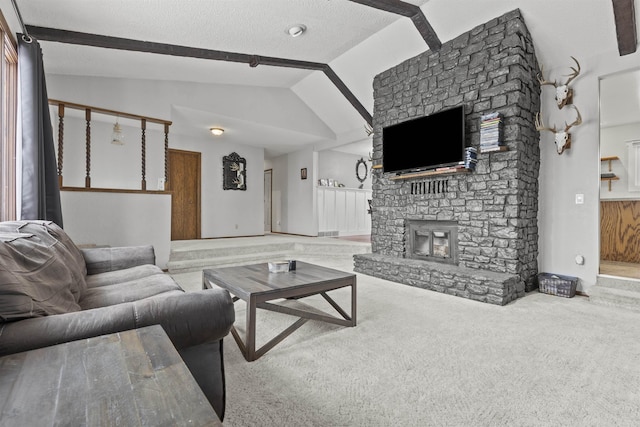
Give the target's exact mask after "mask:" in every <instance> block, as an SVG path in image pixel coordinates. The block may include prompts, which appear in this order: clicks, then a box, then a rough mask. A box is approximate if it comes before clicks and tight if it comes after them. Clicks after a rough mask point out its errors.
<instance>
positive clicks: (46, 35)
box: [26, 25, 373, 125]
mask: <svg viewBox="0 0 640 427" xmlns="http://www.w3.org/2000/svg"><path fill="white" fill-rule="evenodd" d="M26 28H27V33H28V34H29V35H30V36H31V37H34V38H35V39H37V40H42V41H50V42H58V43H68V44H76V45H83V46H92V47H101V48H106V49H117V50H127V51H134V52H145V53H155V54H159V55H170V56H180V57H188V58H200V59H208V60H214V61H227V62H238V63H244V64H249V66H250V67H257V66H258V65H269V66H272V67H287V68H297V69H303V70H317V71H322V72H323V73H324V74H325V75H326V76H327V77H328V78H329V80H331V82H332V83H333V84H334V85H335V86H336V87H337V88H338V90H339V91H340V93H342V95H343V96H344V97H345V98H346V99H347V101H349V103H350V104H351V105H352V106H353V107H354V108H355V109H356V110H357V111H358V113H360V115H361V116H362V118H363V119H365V121H366V122H367V123H368V124H369V125H371V124H372V122H373V119H372V117H371V114H369V112H368V111H367V109H366V108H364V106H363V105H362V104H361V103H360V102H359V101H358V99H357V98H356V97H355V95H354V94H353V93H352V92H351V91H350V90H349V89H348V88H347V86H346V85H345V84H344V82H342V80H340V78H339V77H338V76H337V74H336V73H335V72H334V71H333V70H332V69H331V67H329V65H327V64H323V63H320V62H309V61H298V60H294V59H286V58H275V57H270V56H260V55H250V54H245V53H236V52H225V51H221V50H211V49H202V48H195V47H189V46H179V45H173V44H166V43H155V42H148V41H141V40H134V39H126V38H120V37H111V36H102V35H99V34H89V33H81V32H77V31H68V30H60V29H56V28H46V27H37V26H33V25H27V26H26Z"/></svg>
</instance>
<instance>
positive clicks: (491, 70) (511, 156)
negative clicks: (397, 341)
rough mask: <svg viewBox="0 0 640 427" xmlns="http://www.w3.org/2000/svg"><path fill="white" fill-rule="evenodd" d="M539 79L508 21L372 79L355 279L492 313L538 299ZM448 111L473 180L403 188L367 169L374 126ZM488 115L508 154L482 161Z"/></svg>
mask: <svg viewBox="0 0 640 427" xmlns="http://www.w3.org/2000/svg"><path fill="white" fill-rule="evenodd" d="M538 72H539V68H538V64H537V61H536V57H535V52H534V47H533V42H532V40H531V36H530V34H529V31H528V30H527V27H526V25H525V23H524V20H523V17H522V15H521V14H520V11H519V10H514V11H511V12H508V13H506V14H504V15H502V16H500V17H497V18H495V19H493V20H491V21H489V22H486V23H485V24H482V25H480V26H478V27H476V28H473V29H472V30H470V31H469V32H467V33H465V34H462V35H460V36H458V37H457V38H455V39H453V40H450V41H448V42H446V43H443V45H442V48H441V49H440V50H439V51H437V52H431V51H426V52H424V53H422V54H421V55H418V56H416V57H414V58H411V59H408V60H406V61H405V62H402V63H401V64H399V65H397V66H396V67H393V68H391V69H389V70H387V71H384V72H382V73H381V74H379V75H377V76H376V78H375V79H374V115H373V130H374V137H373V160H374V169H373V170H372V171H373V174H372V178H373V185H372V202H371V221H372V222H371V225H372V227H371V249H372V253H370V254H360V255H355V256H354V270H355V271H356V272H359V273H363V274H368V275H371V276H376V277H380V278H383V279H387V280H390V281H394V282H398V283H400V284H404V285H410V286H416V287H420V288H424V289H429V290H433V291H438V292H443V293H447V294H451V295H456V296H460V297H464V298H469V299H474V300H478V301H482V302H487V303H492V304H499V305H504V304H506V303H508V302H510V301H513V300H514V299H516V298H519V297H521V296H523V295H524V294H525V292H526V291H529V290H533V289H535V286H536V281H535V277H536V275H537V272H538V269H537V258H538V228H537V212H538V171H539V166H540V150H539V146H538V144H539V133H538V131H537V130H536V129H535V113H536V112H537V111H539V109H540V84H539V82H538V80H537V79H536V74H537V73H538ZM456 105H464V107H465V117H466V118H465V122H466V138H467V141H466V145H467V146H470V147H475V148H476V149H478V156H477V157H478V158H477V163H476V167H475V170H472V171H463V172H458V173H446V174H437V173H434V174H433V175H428V176H414V177H411V176H409V177H402V176H396V175H391V174H385V173H383V172H382V169H378V168H376V165H381V164H382V162H383V159H382V128H383V127H385V126H388V125H391V124H395V123H398V122H401V121H404V120H408V119H411V118H416V117H421V116H424V115H427V114H431V113H433V112H437V111H440V110H442V109H445V108H449V107H453V106H456ZM491 112H499V113H500V114H501V115H502V118H503V124H504V127H503V141H504V145H505V147H506V148H505V149H504V150H500V151H492V152H484V153H483V152H482V150H481V149H480V117H481V116H482V115H484V114H487V113H491ZM416 138H417V141H419V136H416ZM416 146H419V144H418V142H416ZM429 149H431V148H429V147H426V148H425V147H422V148H421V149H420V150H417V151H416V152H415V153H407V155H409V156H415V155H423V154H421V152H422V151H424V150H427V151H428V150H429ZM433 149H437V147H434V148H433ZM432 190H433V191H432ZM438 225H442V226H445V225H446V227H447V228H444V229H437V226H438ZM433 226H436V229H434V228H433ZM425 227H426V228H425ZM429 227H431V228H429ZM416 230H417V231H416ZM434 245H435V248H434Z"/></svg>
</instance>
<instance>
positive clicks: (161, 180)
mask: <svg viewBox="0 0 640 427" xmlns="http://www.w3.org/2000/svg"><path fill="white" fill-rule="evenodd" d="M158 190H159V191H164V178H158Z"/></svg>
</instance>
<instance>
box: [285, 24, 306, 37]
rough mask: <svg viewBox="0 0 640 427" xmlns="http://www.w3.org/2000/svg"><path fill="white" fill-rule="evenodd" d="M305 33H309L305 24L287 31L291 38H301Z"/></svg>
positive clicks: (297, 25)
mask: <svg viewBox="0 0 640 427" xmlns="http://www.w3.org/2000/svg"><path fill="white" fill-rule="evenodd" d="M305 31H307V26H306V25H304V24H296V25H292V26H291V27H290V28H289V29H287V31H286V33H287V34H289V35H290V36H291V37H298V36H301V35H302V34H303V33H304V32H305Z"/></svg>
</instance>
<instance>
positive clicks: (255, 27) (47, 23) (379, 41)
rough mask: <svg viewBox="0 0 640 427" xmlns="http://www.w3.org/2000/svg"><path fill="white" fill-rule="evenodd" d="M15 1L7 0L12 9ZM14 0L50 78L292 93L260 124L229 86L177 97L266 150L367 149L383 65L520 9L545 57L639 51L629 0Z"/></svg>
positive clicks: (197, 122)
mask: <svg viewBox="0 0 640 427" xmlns="http://www.w3.org/2000/svg"><path fill="white" fill-rule="evenodd" d="M7 3H8V0H0V5H2V8H3V10H4V9H5V8H6V7H7ZM16 3H17V5H18V7H19V10H20V12H21V15H22V19H23V21H24V23H25V24H26V25H27V27H26V28H27V31H29V33H30V34H32V35H34V36H35V37H36V38H38V39H40V41H41V45H42V49H43V54H44V61H45V69H46V71H47V73H48V75H64V76H69V75H71V76H99V77H108V78H128V79H141V80H152V81H177V82H192V83H193V82H195V83H200V84H203V85H208V86H203V87H207V88H211V90H215V92H216V96H217V95H218V94H222V95H224V96H228V97H230V98H232V97H233V92H234V90H239V91H243V92H245V93H246V92H252V91H253V92H254V93H255V96H256V101H259V103H260V105H261V106H265V105H268V102H269V100H268V95H265V94H268V93H274V92H279V91H287V92H288V93H289V94H290V96H288V97H287V96H285V97H278V100H277V104H274V105H273V106H272V108H274V109H280V110H282V111H286V112H287V114H288V115H290V121H291V125H290V127H289V125H287V124H286V123H285V122H282V123H275V124H274V123H264V120H262V119H261V118H260V117H259V112H251V111H247V110H245V111H237V110H238V109H235V110H236V111H234V109H233V108H229V109H228V110H225V108H224V105H225V103H227V104H232V102H231V101H229V100H226V99H224V98H222V95H221V97H220V98H219V99H218V101H219V102H217V103H216V107H215V108H205V107H203V105H205V103H199V102H194V103H193V105H173V106H172V107H173V110H172V111H173V112H174V114H175V115H176V116H179V118H180V120H179V122H181V123H182V124H181V126H179V127H178V129H172V131H175V130H177V131H179V132H184V133H192V134H194V135H195V134H199V132H201V131H202V129H205V130H206V129H208V127H209V125H211V124H213V123H216V124H219V125H222V126H225V127H227V128H228V129H229V132H227V133H226V134H225V136H224V137H225V138H227V139H228V140H229V141H236V142H238V143H242V144H247V145H255V146H263V147H265V155H266V156H267V157H271V156H277V155H280V154H284V153H286V152H290V151H294V150H297V149H300V148H302V146H303V145H312V146H314V147H316V149H328V148H337V149H343V150H345V151H350V150H357V151H358V152H362V151H365V150H366V151H369V150H370V147H371V142H370V140H368V139H367V137H366V134H365V132H364V130H363V126H364V124H365V123H366V122H367V121H370V115H371V114H372V113H373V96H372V95H373V90H372V82H373V77H374V76H375V75H376V74H378V73H380V72H381V71H384V70H385V69H387V68H389V67H392V66H394V65H396V64H398V63H399V62H401V61H404V60H405V59H408V58H410V57H413V56H415V55H418V54H420V53H422V52H424V51H426V50H428V49H432V50H436V49H438V48H439V43H441V42H442V43H444V42H446V41H448V40H451V39H452V38H454V37H456V36H458V35H459V34H461V33H464V32H466V31H468V30H470V29H472V28H473V27H475V26H477V25H479V24H481V23H484V22H486V21H489V20H490V19H492V18H494V17H497V16H499V15H502V14H503V13H505V12H508V11H510V10H513V9H515V8H519V9H520V10H521V12H522V14H523V16H524V19H525V22H526V23H527V26H528V28H529V30H530V32H531V33H532V37H533V40H534V44H535V47H536V53H537V56H538V60H539V62H540V63H542V64H545V65H546V67H547V68H551V67H562V66H563V65H565V64H566V66H567V67H568V66H570V65H572V64H571V63H570V62H569V57H570V56H575V57H577V58H581V59H583V58H589V57H591V56H594V55H598V54H600V53H603V52H610V51H612V50H619V52H620V54H624V55H637V54H636V53H635V46H637V39H636V34H637V25H638V24H637V23H638V22H639V21H640V20H638V19H637V14H638V11H637V10H635V11H634V9H633V6H634V3H633V0H613V2H611V1H606V0H563V1H562V2H550V1H545V0H521V1H514V0H483V1H478V0H407V1H398V0H369V1H365V0H268V1H267V0H215V1H213V0H189V1H171V0H147V1H131V0H109V1H105V0H83V1H80V0H56V1H50V0H16ZM614 11H615V12H616V13H615V14H614ZM6 14H7V13H6V12H5V15H6ZM294 24H304V25H306V27H307V31H306V33H305V34H303V35H302V36H300V37H297V38H292V37H290V36H289V35H288V34H286V29H287V28H289V27H290V26H292V25H294ZM152 52H153V53H152ZM205 92H208V91H205ZM203 96H211V93H205V94H203ZM258 97H260V98H259V99H258ZM283 99H289V100H290V102H284V101H283ZM69 101H75V100H69ZM301 105H303V106H304V107H305V108H301ZM110 107H114V106H110ZM301 115H302V116H301ZM163 118H165V119H169V120H174V118H172V117H163ZM227 123H228V124H227ZM303 124H306V125H308V127H306V128H305V126H303ZM269 133H272V134H273V137H268V134H269ZM276 141H277V142H276ZM340 147H342V148H340ZM349 147H351V148H349ZM366 151H365V152H366Z"/></svg>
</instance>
